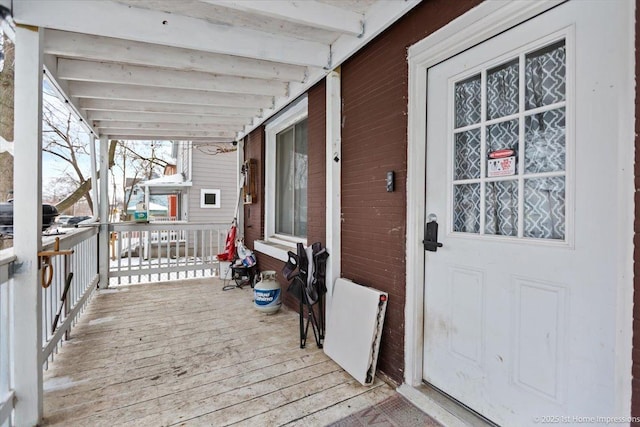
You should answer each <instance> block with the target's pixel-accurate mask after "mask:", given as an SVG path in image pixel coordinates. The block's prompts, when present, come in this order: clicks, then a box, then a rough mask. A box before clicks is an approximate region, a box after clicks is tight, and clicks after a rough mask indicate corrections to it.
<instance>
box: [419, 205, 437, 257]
mask: <svg viewBox="0 0 640 427" xmlns="http://www.w3.org/2000/svg"><path fill="white" fill-rule="evenodd" d="M428 220H429V221H428V222H427V223H426V224H425V227H424V240H423V241H422V244H423V245H424V250H425V251H429V252H436V251H437V250H438V248H441V247H442V243H440V242H438V221H437V218H436V216H435V215H433V214H431V215H429V218H428Z"/></svg>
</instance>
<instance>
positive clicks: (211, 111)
mask: <svg viewBox="0 0 640 427" xmlns="http://www.w3.org/2000/svg"><path fill="white" fill-rule="evenodd" d="M79 105H80V108H81V109H83V110H86V111H128V112H132V113H168V114H180V115H189V114H193V115H207V116H222V117H238V118H243V121H246V123H249V121H250V120H249V119H248V118H249V117H253V116H259V115H261V112H262V111H261V110H260V109H259V108H255V107H216V106H212V105H188V104H166V103H157V102H143V101H120V100H112V99H81V100H80V102H79Z"/></svg>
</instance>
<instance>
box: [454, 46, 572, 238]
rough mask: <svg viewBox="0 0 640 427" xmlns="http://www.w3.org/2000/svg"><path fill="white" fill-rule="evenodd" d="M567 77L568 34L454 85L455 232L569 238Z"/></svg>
mask: <svg viewBox="0 0 640 427" xmlns="http://www.w3.org/2000/svg"><path fill="white" fill-rule="evenodd" d="M566 78H567V76H566V48H565V41H564V40H561V41H559V42H555V43H552V44H550V45H548V46H545V47H544V48H537V49H535V50H532V51H528V52H527V51H522V52H520V53H519V54H517V55H514V56H513V58H511V59H509V60H508V62H505V63H503V64H501V65H499V66H497V67H493V68H489V69H484V71H483V72H480V71H478V74H476V75H474V76H473V77H471V78H467V79H465V80H462V81H460V82H457V83H455V85H454V88H453V90H454V111H453V113H454V121H455V126H454V129H452V134H453V165H452V167H453V182H452V183H451V187H450V189H451V190H450V191H451V197H452V208H453V221H452V224H453V226H452V231H454V232H464V233H479V234H482V235H487V236H490V235H493V236H495V235H498V236H509V237H520V238H522V237H527V238H538V239H555V240H564V239H565V237H566V230H565V228H566V223H565V210H566V207H565V191H566V187H565V184H566V167H567V165H566V153H567V147H566V145H567V141H566V126H567V124H566V109H567V107H566V105H565V103H566ZM483 85H484V86H483ZM479 99H480V103H478V100H479ZM521 101H523V102H521ZM481 105H482V106H483V109H482V108H480V107H481ZM534 108H535V109H536V110H535V111H531V110H532V109H534ZM481 110H482V111H481ZM483 111H485V112H486V114H485V113H484V112H483ZM483 114H484V116H483ZM507 118H508V119H507ZM460 127H466V128H465V129H464V131H462V132H461V131H460V129H459V128H460ZM521 162H523V163H521ZM537 174H544V175H542V176H541V175H537ZM464 180H468V181H467V182H465V183H463V182H461V181H464ZM471 180H473V181H471ZM469 181H471V182H469ZM481 196H482V197H483V199H481ZM481 224H482V229H480V227H481Z"/></svg>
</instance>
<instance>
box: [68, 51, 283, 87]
mask: <svg viewBox="0 0 640 427" xmlns="http://www.w3.org/2000/svg"><path fill="white" fill-rule="evenodd" d="M58 78H60V79H64V80H76V81H85V82H99V83H117V84H131V85H141V86H153V87H165V88H177V89H192V90H204V91H212V92H228V93H249V94H255V95H269V96H286V95H287V89H288V85H287V83H284V82H279V81H275V80H266V79H255V78H248V77H234V76H226V75H218V74H211V73H202V72H199V71H179V70H167V69H162V68H152V67H142V66H139V65H124V64H109V63H105V62H93V61H78V60H75V59H64V58H60V59H58Z"/></svg>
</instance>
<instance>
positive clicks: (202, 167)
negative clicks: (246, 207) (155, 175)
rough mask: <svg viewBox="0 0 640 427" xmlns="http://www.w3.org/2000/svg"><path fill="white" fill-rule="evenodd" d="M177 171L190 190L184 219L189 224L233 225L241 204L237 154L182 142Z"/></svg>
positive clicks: (184, 199)
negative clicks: (227, 223) (187, 183)
mask: <svg viewBox="0 0 640 427" xmlns="http://www.w3.org/2000/svg"><path fill="white" fill-rule="evenodd" d="M179 144H180V145H181V147H180V149H179V150H178V156H179V157H178V162H177V163H178V168H182V170H180V169H179V170H178V172H179V173H182V174H183V176H185V177H186V179H187V180H190V181H191V187H189V188H186V189H185V191H184V192H183V203H182V219H183V220H186V221H188V222H215V223H220V222H231V220H232V219H233V217H234V213H235V208H236V204H237V202H238V199H237V197H238V159H237V152H236V151H231V152H222V153H219V152H218V153H216V154H214V153H215V152H216V151H215V150H209V149H205V148H199V147H198V145H197V144H195V143H189V142H180V143H179Z"/></svg>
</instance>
